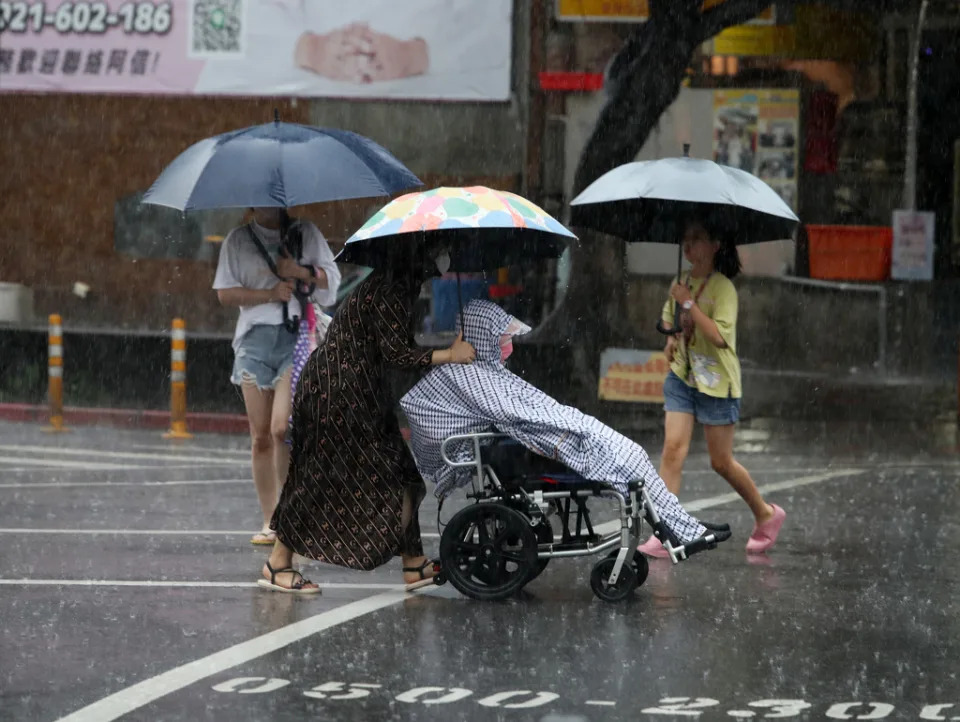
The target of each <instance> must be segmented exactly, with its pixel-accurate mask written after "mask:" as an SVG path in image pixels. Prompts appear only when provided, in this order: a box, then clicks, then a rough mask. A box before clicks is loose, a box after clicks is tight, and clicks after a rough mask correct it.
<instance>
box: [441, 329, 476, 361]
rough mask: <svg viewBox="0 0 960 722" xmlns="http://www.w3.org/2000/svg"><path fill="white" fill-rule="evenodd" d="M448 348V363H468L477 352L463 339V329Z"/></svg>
mask: <svg viewBox="0 0 960 722" xmlns="http://www.w3.org/2000/svg"><path fill="white" fill-rule="evenodd" d="M448 350H449V352H450V363H454V364H470V363H473V360H474V359H475V358H476V357H477V352H476V350H475V349H474V348H473V346H472V345H470V344H469V343H468V342H466V341H464V340H463V331H461V332H460V334H459V335H458V336H457V340H456V341H454V342H453V343H452V344H451V345H450V348H449V349H448Z"/></svg>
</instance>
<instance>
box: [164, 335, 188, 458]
mask: <svg viewBox="0 0 960 722" xmlns="http://www.w3.org/2000/svg"><path fill="white" fill-rule="evenodd" d="M163 438H165V439H192V438H193V434H191V433H190V432H189V431H187V324H186V322H185V321H184V320H183V319H182V318H175V319H173V330H172V333H171V341H170V431H168V432H167V433H165V434H164V435H163Z"/></svg>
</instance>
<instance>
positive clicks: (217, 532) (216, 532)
mask: <svg viewBox="0 0 960 722" xmlns="http://www.w3.org/2000/svg"><path fill="white" fill-rule="evenodd" d="M0 534H117V535H135V536H241V535H242V536H253V535H254V534H255V532H253V531H250V530H249V529H247V530H246V531H230V530H226V529H223V530H221V529H14V528H8V529H0Z"/></svg>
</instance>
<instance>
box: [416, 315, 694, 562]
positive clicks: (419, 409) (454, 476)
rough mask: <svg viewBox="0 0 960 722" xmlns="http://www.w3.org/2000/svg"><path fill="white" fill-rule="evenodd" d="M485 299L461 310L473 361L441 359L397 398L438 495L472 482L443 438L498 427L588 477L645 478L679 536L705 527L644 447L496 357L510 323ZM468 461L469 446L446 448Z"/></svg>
mask: <svg viewBox="0 0 960 722" xmlns="http://www.w3.org/2000/svg"><path fill="white" fill-rule="evenodd" d="M513 320H514V319H513V317H512V316H510V314H508V313H507V312H506V311H504V310H503V309H502V308H500V307H499V306H497V305H496V304H493V303H490V302H489V301H472V302H471V303H469V304H468V305H467V307H466V308H465V309H464V322H465V327H466V331H465V333H464V339H465V340H467V341H469V342H470V343H471V344H473V346H474V348H475V349H476V351H477V358H476V361H474V363H472V364H470V365H460V364H445V365H443V366H439V367H437V368H435V369H434V370H433V371H431V372H430V373H429V374H427V376H426V377H424V378H423V379H422V380H421V381H420V382H419V383H418V384H417V385H416V386H414V387H413V388H412V389H411V390H410V391H409V392H408V393H407V394H406V395H405V396H404V397H403V398H402V399H401V400H400V406H401V407H402V408H403V411H404V413H405V414H406V416H407V419H408V421H409V423H410V433H411V442H412V445H413V452H414V456H415V457H416V460H417V466H418V467H419V469H420V473H421V474H423V476H424V478H425V479H426V480H427V481H431V482H433V483H434V484H436V495H437V496H438V497H443V496H446V495H447V494H449V493H450V492H452V491H453V490H454V489H456V488H459V487H461V486H464V485H465V484H467V483H469V479H470V476H469V474H470V471H469V469H454V468H451V467H449V466H447V465H446V464H444V463H443V460H442V459H441V457H440V444H441V443H442V442H443V440H444V439H446V438H447V437H449V436H453V435H455V434H471V433H479V432H484V431H490V430H492V429H494V428H495V429H496V430H497V431H499V432H500V433H503V434H507V435H509V436H511V437H513V438H514V439H516V440H517V441H519V442H520V443H521V444H523V445H524V446H526V447H527V448H529V449H531V450H533V451H535V452H536V453H538V454H540V455H542V456H546V457H548V458H551V459H556V460H558V461H560V462H562V463H563V464H564V465H566V466H567V467H569V468H570V469H572V470H574V471H576V472H577V473H579V474H580V475H581V476H583V477H584V478H586V479H590V480H591V481H601V482H606V483H609V484H610V485H611V486H613V487H614V488H616V489H617V490H618V491H620V492H621V493H623V494H626V491H627V483H628V482H629V481H631V480H633V479H639V478H642V479H643V480H644V482H645V484H646V488H647V493H648V494H650V496H651V498H652V500H653V502H654V504H656V506H657V510H658V512H659V513H660V516H661V517H662V519H663V521H664V522H665V523H666V524H667V525H668V526H669V527H670V528H671V529H672V530H673V532H674V534H676V536H677V538H678V539H680V541H681V542H683V543H686V542H688V541H690V540H692V539H695V538H696V537H698V536H700V535H702V534H703V533H705V531H706V530H705V529H704V527H703V526H701V525H700V524H699V522H697V520H696V519H694V518H693V517H692V516H690V514H688V513H687V512H686V511H685V510H684V509H683V507H682V506H680V502H679V501H678V500H677V497H676V496H674V495H673V494H671V493H670V492H669V491H668V490H667V488H666V486H665V485H664V483H663V480H662V479H661V478H660V476H659V475H658V474H657V472H656V470H655V469H654V468H653V465H652V464H651V463H650V458H649V457H648V456H647V453H646V452H645V451H644V450H643V448H642V447H641V446H639V445H638V444H635V443H634V442H632V441H630V439H628V438H627V437H625V436H623V435H622V434H619V433H617V432H616V431H614V430H613V429H611V428H610V427H609V426H605V425H604V424H602V423H600V421H598V420H597V419H595V418H593V417H592V416H587V415H586V414H583V413H581V412H580V411H579V410H577V409H575V408H573V407H570V406H564V405H563V404H560V403H559V402H557V401H556V400H555V399H553V398H551V397H550V396H548V395H547V394H545V393H543V392H542V391H541V390H540V389H538V388H536V387H535V386H531V385H530V384H528V383H527V382H526V381H524V380H523V379H521V378H520V377H519V376H517V375H516V374H513V373H511V372H510V371H508V370H507V369H506V367H505V366H504V365H503V362H502V361H501V360H500V336H501V334H503V333H505V332H506V331H507V329H508V327H509V326H510V324H511V322H512V321H513ZM449 453H450V454H451V457H452V458H454V459H458V460H466V459H469V458H470V457H471V456H472V451H471V447H470V446H469V445H468V444H467V443H464V444H463V445H462V446H461V447H460V448H459V449H458V448H456V447H452V448H451V449H450V450H449Z"/></svg>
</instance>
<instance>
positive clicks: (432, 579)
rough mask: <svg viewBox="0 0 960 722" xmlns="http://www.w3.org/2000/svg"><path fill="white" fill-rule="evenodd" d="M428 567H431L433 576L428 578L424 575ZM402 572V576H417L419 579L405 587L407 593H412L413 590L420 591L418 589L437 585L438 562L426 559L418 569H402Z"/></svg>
mask: <svg viewBox="0 0 960 722" xmlns="http://www.w3.org/2000/svg"><path fill="white" fill-rule="evenodd" d="M428 567H433V574H432V575H430V576H429V577H428V576H427V575H426V574H425V573H424V570H426V569H427V568H428ZM402 571H403V573H404V574H407V573H410V574H419V575H420V579H419V580H418V581H415V582H410V583H409V584H407V585H406V587H407V591H408V592H412V591H413V590H414V589H420V587H426V586H429V585H431V584H436V583H437V574H439V572H440V562H439V561H437V560H436V559H427V560H426V561H424V562H423V564H421V565H420V566H419V567H403V568H402Z"/></svg>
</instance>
